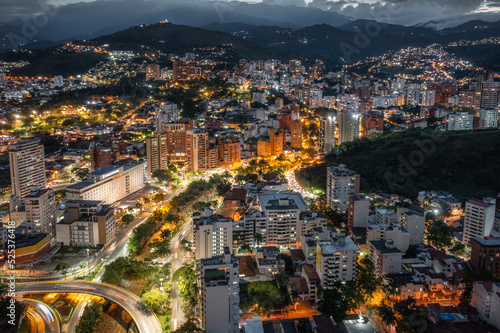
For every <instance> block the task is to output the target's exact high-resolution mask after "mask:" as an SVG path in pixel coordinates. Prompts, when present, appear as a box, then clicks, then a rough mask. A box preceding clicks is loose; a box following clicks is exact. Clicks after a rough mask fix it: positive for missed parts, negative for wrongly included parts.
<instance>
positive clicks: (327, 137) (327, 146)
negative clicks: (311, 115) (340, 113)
mask: <svg viewBox="0 0 500 333" xmlns="http://www.w3.org/2000/svg"><path fill="white" fill-rule="evenodd" d="M335 120H336V117H335V115H334V114H329V115H327V116H325V117H322V118H321V120H320V127H319V149H320V150H321V152H323V153H325V154H328V153H329V152H331V151H332V149H333V148H335Z"/></svg>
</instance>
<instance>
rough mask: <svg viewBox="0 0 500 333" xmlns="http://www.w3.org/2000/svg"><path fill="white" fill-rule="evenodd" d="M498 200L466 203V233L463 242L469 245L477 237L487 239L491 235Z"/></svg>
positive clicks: (490, 199)
mask: <svg viewBox="0 0 500 333" xmlns="http://www.w3.org/2000/svg"><path fill="white" fill-rule="evenodd" d="M495 205H496V200H495V199H493V198H485V199H484V200H483V201H480V200H469V201H467V202H466V203H465V216H464V232H463V237H462V241H463V242H464V243H465V244H468V243H469V242H470V241H471V240H472V239H474V238H475V237H477V236H479V237H485V236H489V235H490V234H491V231H492V229H493V225H494V222H495Z"/></svg>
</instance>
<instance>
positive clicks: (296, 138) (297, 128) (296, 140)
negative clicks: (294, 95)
mask: <svg viewBox="0 0 500 333" xmlns="http://www.w3.org/2000/svg"><path fill="white" fill-rule="evenodd" d="M290 133H291V139H290V146H291V147H292V148H296V149H302V122H301V121H300V120H294V121H292V123H291V126H290Z"/></svg>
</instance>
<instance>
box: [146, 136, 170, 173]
mask: <svg viewBox="0 0 500 333" xmlns="http://www.w3.org/2000/svg"><path fill="white" fill-rule="evenodd" d="M146 161H147V166H146V177H148V178H149V177H151V175H152V174H153V172H155V171H156V170H166V169H167V168H168V154H167V136H166V135H165V134H158V133H156V134H154V135H153V136H151V137H149V138H146Z"/></svg>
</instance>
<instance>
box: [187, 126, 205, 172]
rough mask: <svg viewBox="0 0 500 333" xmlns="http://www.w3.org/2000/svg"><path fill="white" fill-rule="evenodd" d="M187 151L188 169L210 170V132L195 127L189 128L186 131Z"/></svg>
mask: <svg viewBox="0 0 500 333" xmlns="http://www.w3.org/2000/svg"><path fill="white" fill-rule="evenodd" d="M186 152H187V169H188V171H206V170H209V169H210V159H209V155H208V132H205V131H203V130H200V129H195V128H193V129H190V130H188V131H187V132H186Z"/></svg>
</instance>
